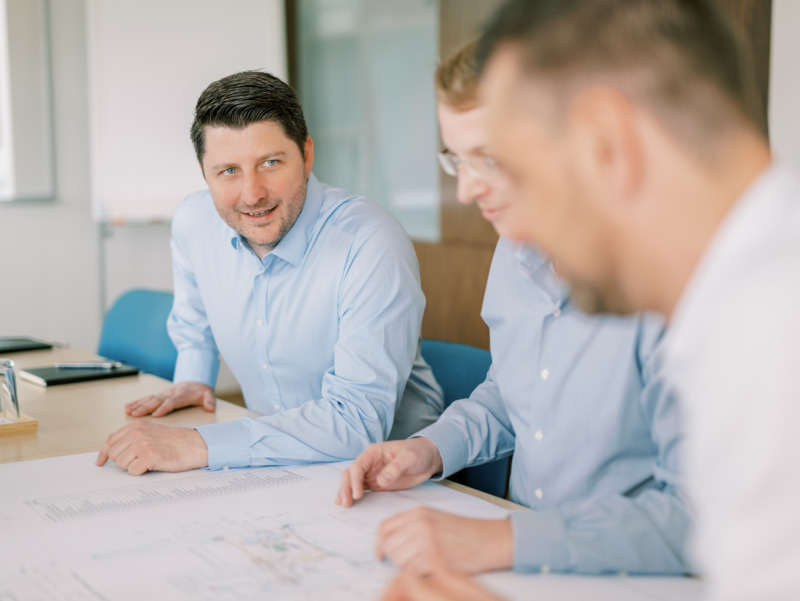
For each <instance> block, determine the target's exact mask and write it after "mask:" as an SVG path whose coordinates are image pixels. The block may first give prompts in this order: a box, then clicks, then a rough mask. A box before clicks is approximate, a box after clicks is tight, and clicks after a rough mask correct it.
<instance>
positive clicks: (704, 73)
mask: <svg viewBox="0 0 800 601" xmlns="http://www.w3.org/2000/svg"><path fill="white" fill-rule="evenodd" d="M501 46H503V47H505V46H508V47H512V48H513V49H514V50H515V52H516V53H517V56H518V57H519V60H520V66H521V68H522V70H523V71H524V73H525V74H526V75H527V76H530V77H532V78H535V79H541V80H544V81H549V82H554V83H555V84H556V86H561V85H562V84H567V86H568V85H569V84H570V83H575V82H581V81H588V82H591V81H596V82H599V83H603V82H605V83H612V85H618V87H620V88H621V89H622V90H623V91H625V92H628V93H630V94H631V95H632V96H633V97H634V98H635V99H636V100H638V101H641V102H642V103H643V104H644V105H646V106H648V108H650V109H651V110H652V111H653V112H654V114H655V115H656V116H657V117H659V118H660V119H661V120H663V121H665V122H667V124H668V125H669V126H670V129H671V130H672V131H674V132H675V133H676V134H678V135H679V136H680V137H681V138H683V139H685V140H686V139H688V140H689V141H690V142H691V143H700V144H702V143H704V140H703V137H704V136H708V135H709V134H712V137H713V134H714V133H718V132H720V131H724V130H725V129H726V128H727V127H729V126H730V125H731V124H732V123H736V124H745V125H748V126H751V127H752V128H753V129H755V130H760V131H761V132H762V133H764V134H766V124H765V123H764V119H763V117H762V115H763V110H762V107H761V103H760V99H759V97H758V95H757V88H756V84H755V77H754V73H753V68H752V65H751V60H750V55H749V53H747V52H745V51H744V45H743V41H742V40H741V38H740V34H739V32H738V31H736V30H735V29H734V27H733V25H732V24H731V23H730V21H729V20H728V19H727V18H726V15H725V14H724V13H723V12H722V10H721V9H720V7H719V6H718V5H717V4H716V3H715V2H714V1H712V0H510V1H509V2H507V3H506V4H505V5H504V6H503V7H501V8H500V10H499V11H498V12H497V13H496V14H495V15H494V17H493V19H492V21H491V22H490V24H489V25H488V27H487V29H486V31H485V33H484V35H483V36H482V38H481V39H480V41H479V44H478V48H477V64H478V68H479V69H482V68H483V67H484V66H485V63H486V62H487V61H488V59H489V57H490V55H491V54H492V53H493V52H494V51H495V50H497V49H498V48H499V47H501ZM563 87H566V86H563Z"/></svg>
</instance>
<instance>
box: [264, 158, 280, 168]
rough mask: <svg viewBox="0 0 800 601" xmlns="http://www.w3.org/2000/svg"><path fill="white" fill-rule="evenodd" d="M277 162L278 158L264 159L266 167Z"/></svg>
mask: <svg viewBox="0 0 800 601" xmlns="http://www.w3.org/2000/svg"><path fill="white" fill-rule="evenodd" d="M277 164H278V159H267V160H266V161H264V165H266V166H267V167H274V166H275V165H277Z"/></svg>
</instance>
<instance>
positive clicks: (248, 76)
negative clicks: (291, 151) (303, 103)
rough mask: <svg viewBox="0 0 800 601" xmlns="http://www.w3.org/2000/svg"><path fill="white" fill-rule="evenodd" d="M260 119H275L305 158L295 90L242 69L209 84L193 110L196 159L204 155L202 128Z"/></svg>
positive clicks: (242, 124)
mask: <svg viewBox="0 0 800 601" xmlns="http://www.w3.org/2000/svg"><path fill="white" fill-rule="evenodd" d="M259 121H274V122H276V123H278V124H279V125H280V126H281V128H282V129H283V133H284V134H286V137H287V138H289V139H290V140H293V141H294V142H295V143H296V144H297V147H298V148H299V149H300V155H301V156H302V157H303V158H305V151H304V149H305V142H306V138H308V128H307V127H306V120H305V117H304V116H303V109H302V108H301V107H300V101H299V100H298V99H297V94H296V93H295V91H294V89H292V87H291V86H290V85H289V84H287V83H284V82H283V81H281V80H280V79H278V78H277V77H275V76H274V75H271V74H270V73H264V72H263V71H243V72H241V73H234V74H233V75H228V76H227V77H223V78H222V79H220V80H217V81H215V82H214V83H212V84H211V85H209V86H208V87H207V88H206V89H205V90H203V93H202V94H200V98H198V99H197V105H196V106H195V109H194V121H192V129H191V133H190V135H191V138H192V144H193V145H194V152H195V154H196V155H197V160H198V161H199V162H200V164H201V165H202V163H203V155H204V154H205V142H206V136H205V128H206V126H211V127H220V126H221V127H230V128H234V129H241V128H244V127H247V126H248V125H251V124H253V123H257V122H259Z"/></svg>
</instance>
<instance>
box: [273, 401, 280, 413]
mask: <svg viewBox="0 0 800 601" xmlns="http://www.w3.org/2000/svg"><path fill="white" fill-rule="evenodd" d="M274 407H275V411H280V409H281V406H280V405H278V403H275V405H274Z"/></svg>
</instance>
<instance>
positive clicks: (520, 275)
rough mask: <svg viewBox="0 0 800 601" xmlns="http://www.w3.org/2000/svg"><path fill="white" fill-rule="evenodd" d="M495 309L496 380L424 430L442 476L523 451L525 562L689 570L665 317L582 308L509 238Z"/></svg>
mask: <svg viewBox="0 0 800 601" xmlns="http://www.w3.org/2000/svg"><path fill="white" fill-rule="evenodd" d="M482 316H483V319H484V321H485V322H486V324H487V325H488V326H489V330H490V339H491V352H492V366H491V368H490V370H489V373H488V375H487V378H486V381H485V382H484V383H483V384H481V385H480V386H479V387H478V388H477V389H476V390H475V391H474V392H473V394H472V395H471V396H470V398H469V399H465V400H462V401H456V402H455V403H453V404H452V405H451V406H450V407H448V408H447V410H446V411H445V412H444V414H443V415H442V417H441V418H440V419H439V421H438V422H436V423H435V424H433V425H432V426H429V427H428V428H426V429H424V430H423V431H422V432H420V434H421V435H423V436H425V437H427V438H429V439H431V440H432V441H433V442H434V444H436V446H437V447H438V449H439V451H440V453H441V455H442V459H443V462H444V471H443V474H442V477H447V476H448V475H450V474H452V473H454V472H456V471H458V470H460V469H461V468H463V467H465V466H470V465H476V464H480V463H484V462H486V461H489V460H491V459H494V458H497V457H505V456H508V455H509V454H510V453H512V452H513V453H514V456H513V460H512V467H511V481H510V498H511V499H512V500H513V501H516V502H517V503H521V504H523V505H526V506H528V507H530V508H531V509H533V511H515V512H512V514H511V521H512V530H513V536H514V567H515V569H517V570H521V571H531V570H542V571H550V570H552V571H575V572H585V573H602V572H609V571H613V572H621V571H627V572H631V573H634V572H636V573H684V572H687V571H689V566H688V565H687V558H686V555H685V553H684V544H685V541H686V538H687V534H688V530H689V528H690V524H691V519H690V516H689V512H688V509H687V505H686V503H685V500H684V499H683V497H682V494H681V489H680V484H681V478H680V472H679V468H678V461H679V452H680V451H679V447H680V444H681V438H682V433H681V429H680V421H679V415H678V405H677V402H676V398H675V396H674V394H673V393H672V391H671V390H670V388H669V387H668V386H667V385H666V384H665V382H664V378H663V376H662V373H661V371H660V369H659V364H660V362H661V359H660V357H661V355H662V352H661V350H660V349H661V347H660V345H659V341H660V339H661V336H662V324H661V322H660V321H658V320H656V319H655V318H652V317H643V316H642V317H628V318H621V317H607V316H604V317H598V316H587V315H586V314H584V313H581V312H580V311H579V310H578V309H576V308H575V307H573V305H572V304H571V303H570V302H569V301H568V300H567V291H566V288H565V286H563V284H562V283H561V281H560V280H559V279H558V278H557V276H556V275H555V273H554V272H553V269H552V266H551V264H550V263H549V262H548V261H546V260H545V259H544V258H543V257H542V256H541V255H539V254H538V253H536V252H534V251H533V250H531V249H529V248H526V247H522V246H517V245H515V244H513V243H511V242H510V241H508V240H507V239H504V238H501V239H500V241H499V243H498V245H497V249H496V251H495V255H494V259H493V261H492V267H491V270H490V273H489V281H488V284H487V288H486V295H485V297H484V303H483V310H482Z"/></svg>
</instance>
